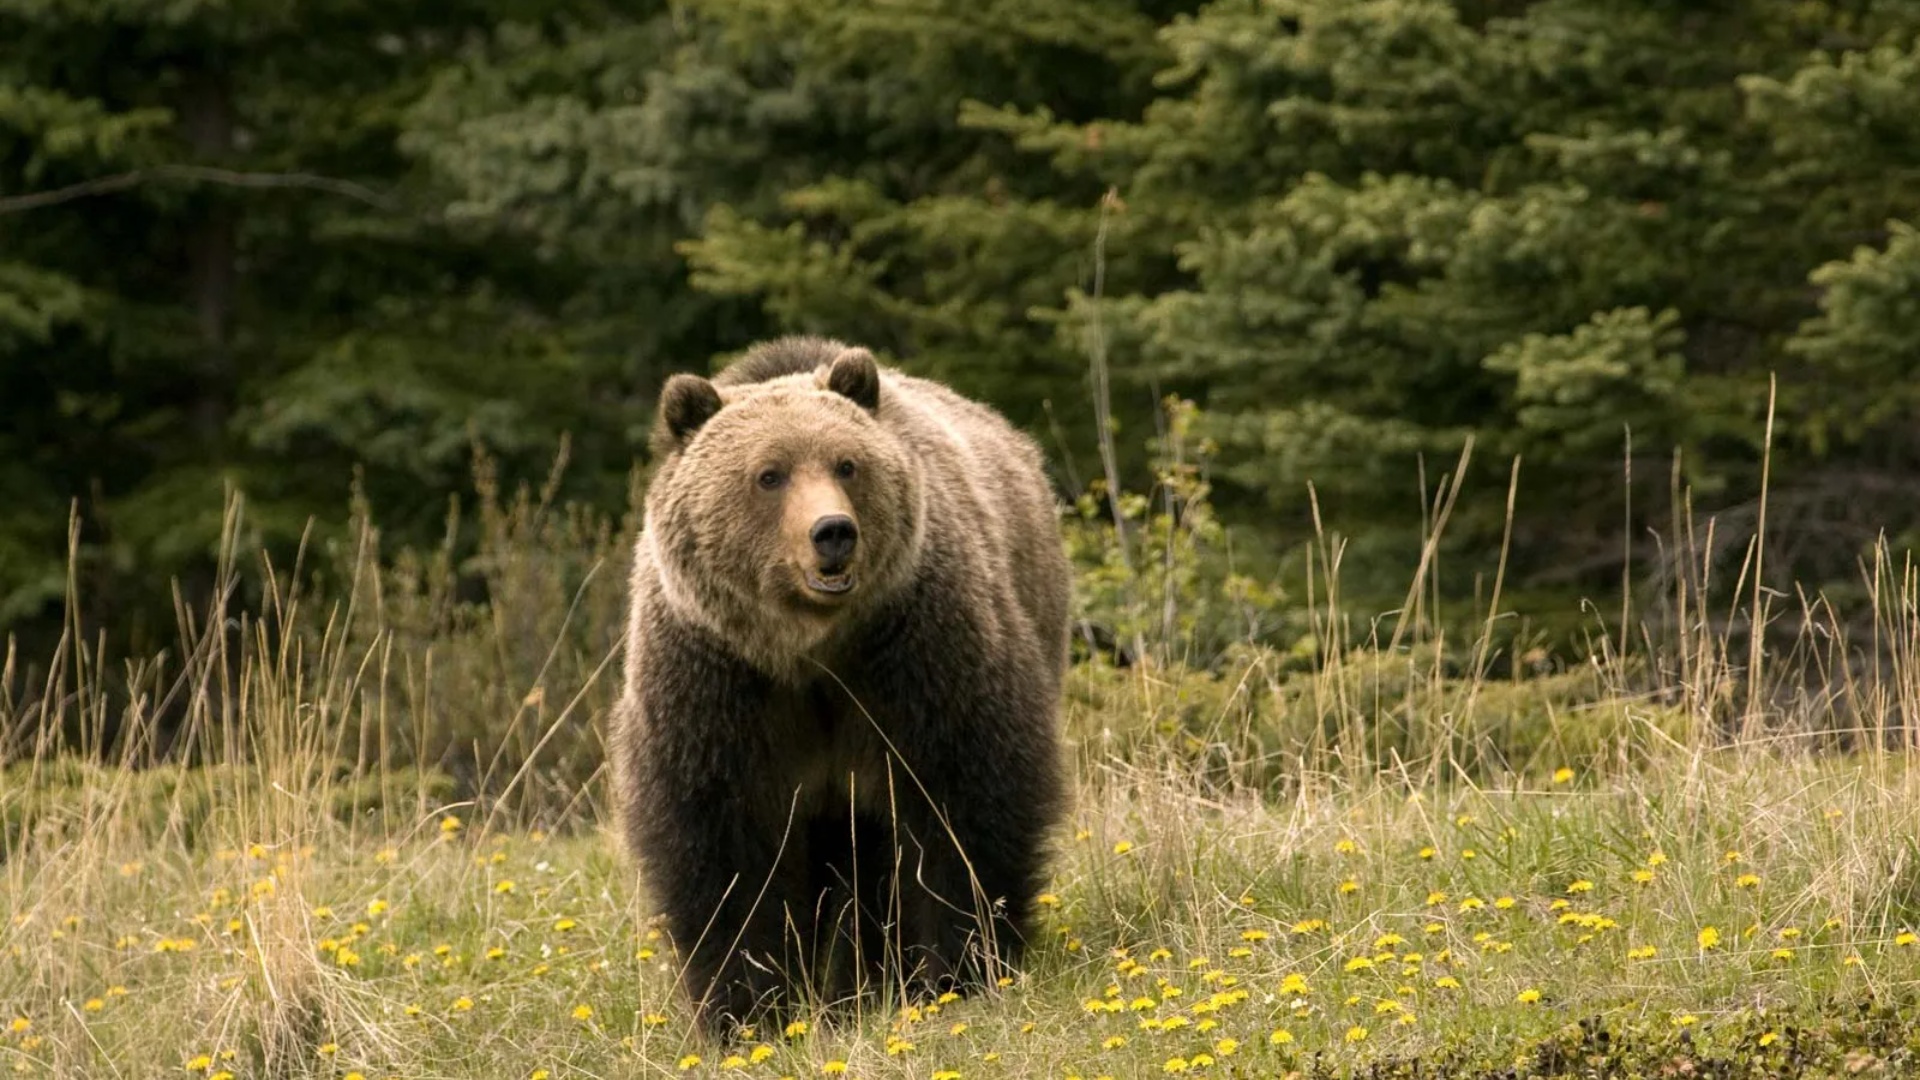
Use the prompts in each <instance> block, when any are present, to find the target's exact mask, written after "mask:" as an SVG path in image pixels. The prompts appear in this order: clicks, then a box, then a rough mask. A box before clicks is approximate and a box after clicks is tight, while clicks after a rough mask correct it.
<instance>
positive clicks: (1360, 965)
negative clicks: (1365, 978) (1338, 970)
mask: <svg viewBox="0 0 1920 1080" xmlns="http://www.w3.org/2000/svg"><path fill="white" fill-rule="evenodd" d="M1371 967H1373V957H1371V956H1356V957H1354V958H1353V959H1351V960H1349V961H1347V964H1346V968H1347V970H1348V971H1366V970H1368V969H1369V968H1371Z"/></svg>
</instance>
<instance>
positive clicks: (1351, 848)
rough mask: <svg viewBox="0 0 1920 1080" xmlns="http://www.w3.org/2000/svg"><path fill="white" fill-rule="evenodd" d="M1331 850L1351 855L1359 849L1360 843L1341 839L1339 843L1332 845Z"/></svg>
mask: <svg viewBox="0 0 1920 1080" xmlns="http://www.w3.org/2000/svg"><path fill="white" fill-rule="evenodd" d="M1333 850H1335V851H1337V852H1339V853H1340V854H1342V855H1352V854H1353V853H1354V852H1357V851H1359V850H1360V845H1359V844H1356V843H1354V842H1353V841H1352V840H1346V839H1343V840H1341V841H1340V842H1339V843H1337V844H1335V845H1333Z"/></svg>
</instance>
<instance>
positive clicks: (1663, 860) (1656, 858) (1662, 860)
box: [1647, 849, 1667, 866]
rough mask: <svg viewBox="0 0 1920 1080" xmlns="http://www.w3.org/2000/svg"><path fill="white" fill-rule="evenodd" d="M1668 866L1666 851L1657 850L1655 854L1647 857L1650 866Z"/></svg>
mask: <svg viewBox="0 0 1920 1080" xmlns="http://www.w3.org/2000/svg"><path fill="white" fill-rule="evenodd" d="M1666 864H1667V853H1666V852H1664V851H1660V850H1657V849H1656V850H1655V851H1654V853H1653V854H1651V855H1648V856H1647V865H1648V866H1665V865H1666Z"/></svg>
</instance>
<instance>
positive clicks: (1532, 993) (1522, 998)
mask: <svg viewBox="0 0 1920 1080" xmlns="http://www.w3.org/2000/svg"><path fill="white" fill-rule="evenodd" d="M1513 1000H1515V1001H1517V1002H1519V1003H1520V1004H1522V1005H1537V1004H1539V1002H1540V991H1538V990H1534V989H1531V988H1529V989H1526V990H1522V991H1520V995H1519V996H1518V997H1516V998H1514V999H1513Z"/></svg>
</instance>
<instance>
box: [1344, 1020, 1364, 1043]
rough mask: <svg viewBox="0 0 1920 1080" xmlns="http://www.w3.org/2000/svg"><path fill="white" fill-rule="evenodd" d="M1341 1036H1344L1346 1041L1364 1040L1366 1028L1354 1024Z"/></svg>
mask: <svg viewBox="0 0 1920 1080" xmlns="http://www.w3.org/2000/svg"><path fill="white" fill-rule="evenodd" d="M1342 1038H1344V1039H1345V1040H1346V1041H1347V1042H1350V1043H1357V1042H1366V1041H1367V1029H1366V1028H1363V1027H1361V1026H1360V1025H1358V1024H1355V1025H1354V1026H1352V1027H1350V1028H1348V1029H1347V1033H1346V1035H1344V1036H1342Z"/></svg>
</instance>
